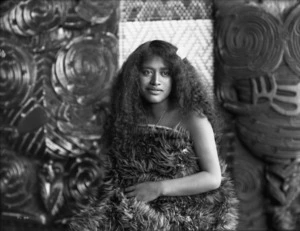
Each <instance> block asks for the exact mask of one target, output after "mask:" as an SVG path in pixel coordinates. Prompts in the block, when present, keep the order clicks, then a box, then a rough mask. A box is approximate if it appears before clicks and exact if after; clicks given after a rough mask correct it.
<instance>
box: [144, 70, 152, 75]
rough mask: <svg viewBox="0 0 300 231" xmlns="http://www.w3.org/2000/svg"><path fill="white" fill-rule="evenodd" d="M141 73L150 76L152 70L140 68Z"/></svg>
mask: <svg viewBox="0 0 300 231" xmlns="http://www.w3.org/2000/svg"><path fill="white" fill-rule="evenodd" d="M142 74H143V75H145V76H150V75H152V72H151V71H150V70H142Z"/></svg>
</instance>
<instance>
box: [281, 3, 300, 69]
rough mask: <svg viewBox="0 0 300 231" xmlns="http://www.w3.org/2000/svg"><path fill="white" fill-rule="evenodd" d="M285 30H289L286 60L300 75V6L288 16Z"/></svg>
mask: <svg viewBox="0 0 300 231" xmlns="http://www.w3.org/2000/svg"><path fill="white" fill-rule="evenodd" d="M284 28H285V29H286V30H287V31H286V34H287V38H286V41H287V46H286V52H285V60H286V61H287V63H288V64H289V66H290V68H291V69H292V70H294V71H295V73H296V74H298V75H300V39H299V36H300V5H298V6H297V7H296V8H295V9H293V11H292V12H291V13H290V14H289V15H288V17H287V19H286V20H285V25H284Z"/></svg>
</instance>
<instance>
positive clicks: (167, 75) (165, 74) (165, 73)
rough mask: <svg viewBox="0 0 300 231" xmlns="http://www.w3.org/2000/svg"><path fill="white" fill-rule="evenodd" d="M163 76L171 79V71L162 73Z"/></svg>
mask: <svg viewBox="0 0 300 231" xmlns="http://www.w3.org/2000/svg"><path fill="white" fill-rule="evenodd" d="M161 75H162V76H164V77H169V76H170V72H169V71H162V72H161Z"/></svg>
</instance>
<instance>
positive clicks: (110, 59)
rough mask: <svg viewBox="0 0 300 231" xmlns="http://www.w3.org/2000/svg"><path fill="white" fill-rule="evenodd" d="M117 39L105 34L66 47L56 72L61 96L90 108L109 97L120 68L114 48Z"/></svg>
mask: <svg viewBox="0 0 300 231" xmlns="http://www.w3.org/2000/svg"><path fill="white" fill-rule="evenodd" d="M116 41H117V40H116V38H115V37H114V36H113V35H112V34H110V35H106V34H104V35H103V37H101V38H100V39H99V40H98V39H94V38H92V37H78V38H75V39H74V40H73V41H71V42H70V43H69V44H68V45H67V46H66V47H64V48H62V49H61V50H60V51H59V52H58V55H57V60H56V63H55V65H53V71H52V85H53V89H54V91H55V92H56V94H57V95H58V96H60V97H61V98H63V100H65V101H68V102H69V103H71V104H79V105H83V106H84V105H90V104H92V103H95V102H96V101H97V100H98V99H99V98H101V97H103V96H105V95H106V94H107V90H108V88H109V83H110V80H112V78H113V75H114V73H115V70H116V68H117V65H116V61H115V55H116V54H113V53H112V50H111V49H109V48H111V47H115V46H116Z"/></svg>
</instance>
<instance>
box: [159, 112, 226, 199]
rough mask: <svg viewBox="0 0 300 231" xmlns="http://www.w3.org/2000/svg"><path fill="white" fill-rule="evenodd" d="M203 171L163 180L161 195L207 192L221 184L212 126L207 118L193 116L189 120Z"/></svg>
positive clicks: (189, 126) (189, 128)
mask: <svg viewBox="0 0 300 231" xmlns="http://www.w3.org/2000/svg"><path fill="white" fill-rule="evenodd" d="M187 128H188V130H189V131H190V134H191V138H192V140H193V142H194V148H195V154H196V155H197V157H198V159H199V165H200V169H201V172H199V173H196V174H193V175H190V176H186V177H183V178H178V179H172V180H166V181H161V186H160V187H161V195H164V196H184V195H193V194H198V193H203V192H207V191H210V190H213V189H216V188H218V187H219V186H220V184H221V170H220V164H219V159H218V152H217V147H216V142H215V137H214V132H213V129H212V126H211V124H210V122H209V121H208V119H207V118H201V117H199V116H195V115H193V116H191V117H190V119H189V121H187Z"/></svg>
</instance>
